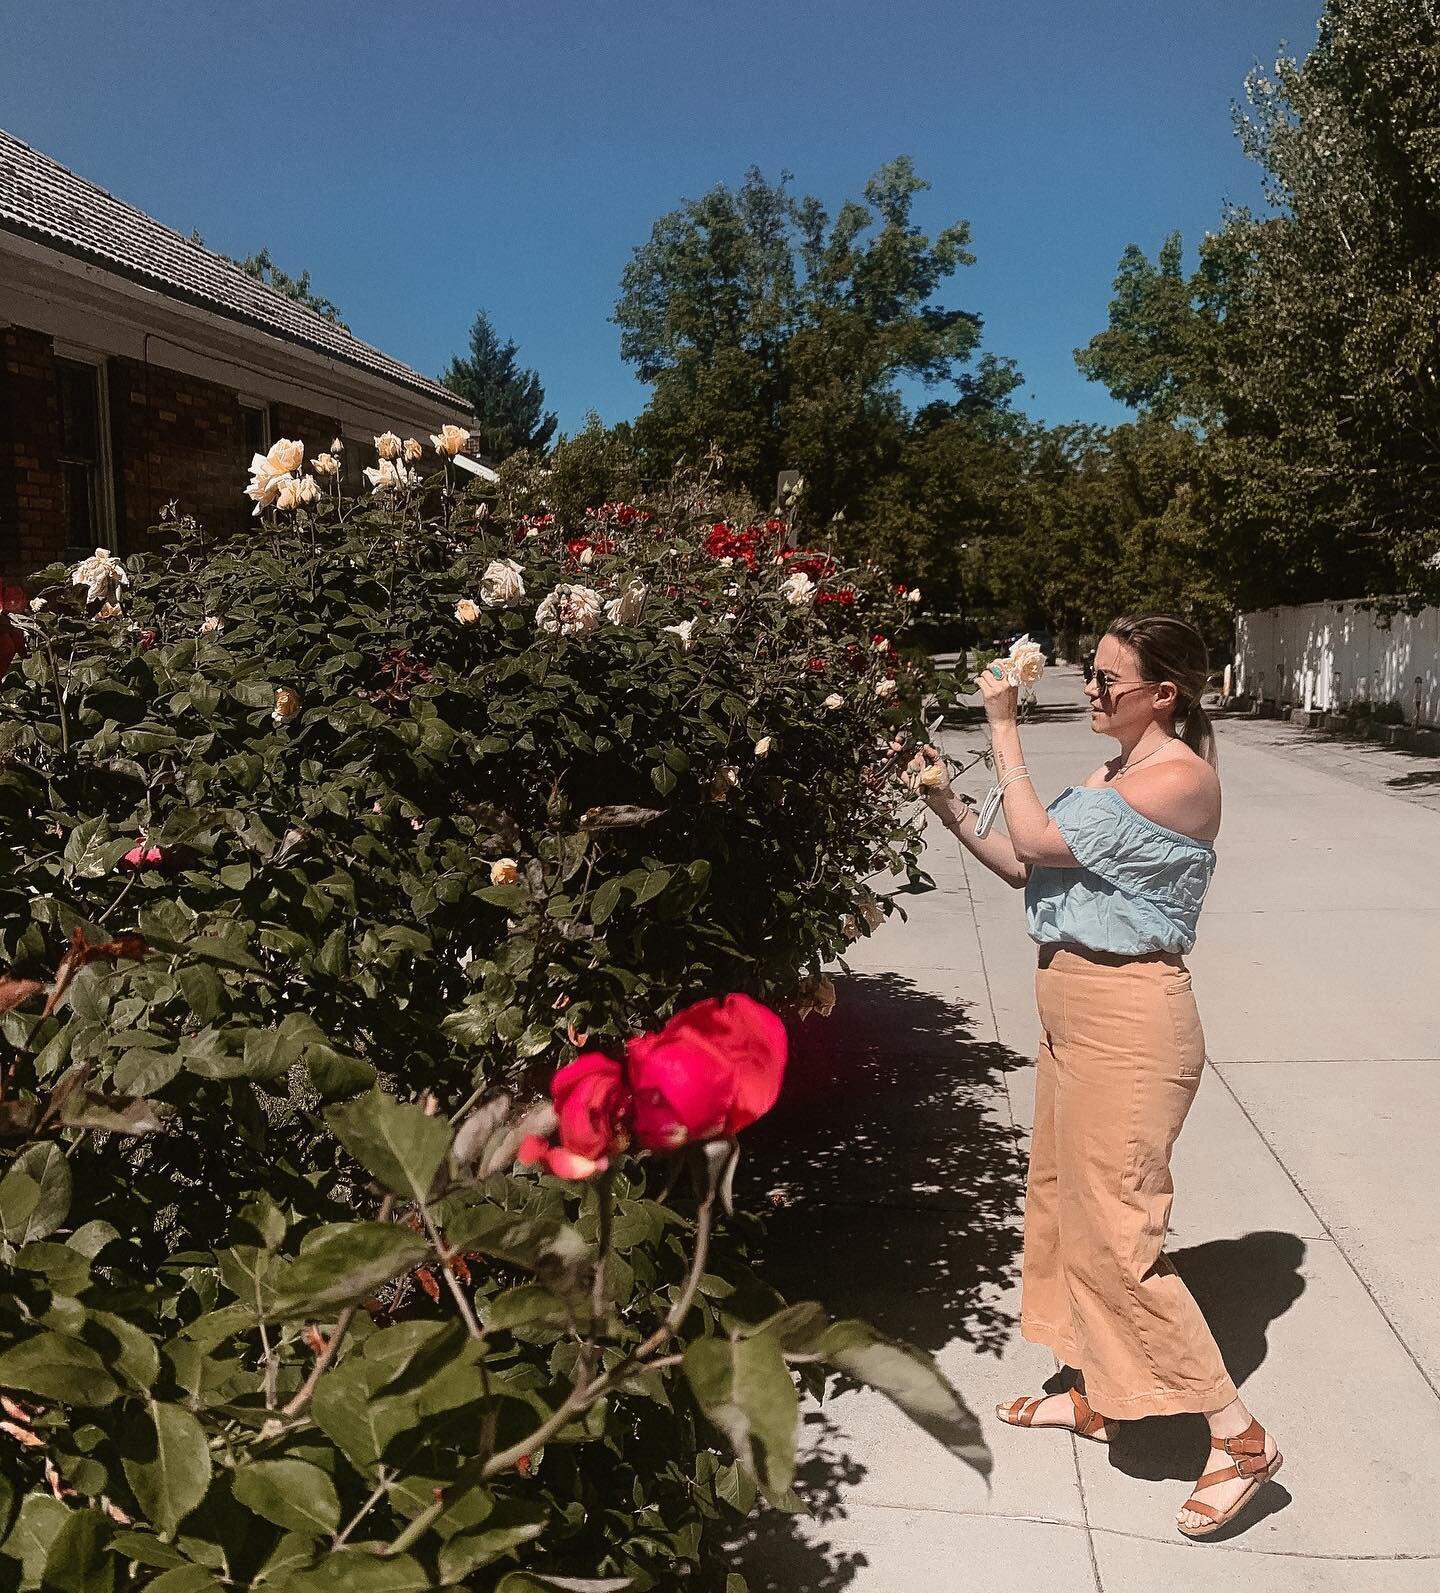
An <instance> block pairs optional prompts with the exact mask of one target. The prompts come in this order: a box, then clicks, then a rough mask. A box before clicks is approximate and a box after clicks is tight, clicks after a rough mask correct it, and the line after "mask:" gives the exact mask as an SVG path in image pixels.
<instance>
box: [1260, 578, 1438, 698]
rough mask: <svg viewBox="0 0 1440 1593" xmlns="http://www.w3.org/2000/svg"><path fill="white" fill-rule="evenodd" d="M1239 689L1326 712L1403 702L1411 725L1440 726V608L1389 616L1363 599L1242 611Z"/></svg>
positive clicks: (1262, 696)
mask: <svg viewBox="0 0 1440 1593" xmlns="http://www.w3.org/2000/svg"><path fill="white" fill-rule="evenodd" d="M1235 690H1236V692H1237V693H1241V694H1245V695H1248V696H1252V697H1258V698H1263V699H1264V700H1265V701H1266V702H1278V703H1287V704H1289V705H1290V706H1291V707H1296V708H1320V709H1324V710H1326V711H1327V712H1338V711H1339V710H1340V709H1342V708H1345V707H1347V706H1348V705H1349V704H1351V703H1353V702H1379V703H1388V702H1398V703H1399V704H1400V705H1401V706H1402V708H1403V709H1404V710H1405V718H1406V720H1407V722H1409V723H1410V724H1416V723H1419V724H1422V725H1434V724H1440V608H1427V609H1422V610H1421V611H1420V612H1419V613H1418V614H1396V615H1393V616H1392V617H1391V618H1390V619H1388V620H1387V619H1384V618H1382V617H1380V616H1379V615H1377V614H1376V613H1375V611H1374V610H1373V609H1367V608H1364V607H1362V606H1361V605H1360V604H1358V603H1305V604H1299V605H1296V606H1293V607H1290V608H1271V609H1256V610H1253V611H1252V612H1250V613H1248V614H1241V615H1239V616H1238V617H1237V619H1236V624H1235Z"/></svg>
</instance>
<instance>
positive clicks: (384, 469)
mask: <svg viewBox="0 0 1440 1593" xmlns="http://www.w3.org/2000/svg"><path fill="white" fill-rule="evenodd" d="M365 479H366V481H368V482H369V483H370V490H371V491H372V492H395V491H398V490H400V489H401V488H404V487H408V486H411V485H412V484H413V483H414V480H415V476H414V472H413V471H409V470H407V469H406V468H405V466H404V465H403V464H401V463H400V461H399V460H398V459H388V458H384V457H382V458H381V460H380V463H379V464H378V465H368V466H367V467H366V469H365Z"/></svg>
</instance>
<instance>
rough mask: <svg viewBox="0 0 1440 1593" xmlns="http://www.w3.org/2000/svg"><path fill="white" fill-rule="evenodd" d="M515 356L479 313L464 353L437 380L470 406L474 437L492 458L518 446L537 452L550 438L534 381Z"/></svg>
mask: <svg viewBox="0 0 1440 1593" xmlns="http://www.w3.org/2000/svg"><path fill="white" fill-rule="evenodd" d="M519 355H520V350H519V347H518V346H517V345H516V344H515V342H514V341H513V340H511V341H506V342H503V343H502V342H501V340H500V335H499V333H497V332H496V330H495V328H494V326H493V325H492V324H491V321H490V317H489V316H488V315H487V314H486V313H485V311H484V310H481V311H480V312H479V314H477V315H476V317H475V321H474V324H473V325H472V326H471V328H470V352H469V354H468V355H465V356H462V355H458V354H457V355H456V356H455V357H454V358H453V359H452V360H451V361H450V364H449V366H448V368H447V369H446V371H445V373H444V375H443V376H442V377H441V378H440V379H441V381H443V382H444V384H445V385H446V386H447V387H449V388H451V389H452V390H453V391H454V392H457V393H459V394H460V395H461V396H462V397H464V398H468V399H469V400H470V402H471V403H472V404H473V405H474V406H475V417H476V419H475V428H474V430H475V436H476V438H477V439H478V440H479V443H480V446H481V448H482V449H483V451H484V452H485V453H487V454H489V455H490V457H491V458H492V459H495V460H501V459H508V458H509V457H510V455H511V454H514V453H518V452H519V451H520V450H521V449H522V448H528V449H531V450H532V451H534V452H539V451H540V450H542V449H544V448H545V447H546V445H547V444H548V443H549V441H550V439H551V438H552V437H553V436H554V435H555V427H556V424H557V421H556V417H555V416H554V415H553V414H549V413H547V412H546V409H545V389H544V387H543V386H542V385H541V382H540V377H539V376H538V375H537V374H536V372H534V371H530V370H522V369H521V367H520V360H519Z"/></svg>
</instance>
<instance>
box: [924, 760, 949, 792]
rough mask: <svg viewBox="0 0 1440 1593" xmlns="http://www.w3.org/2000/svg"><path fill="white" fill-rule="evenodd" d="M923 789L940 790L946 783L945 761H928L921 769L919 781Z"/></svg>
mask: <svg viewBox="0 0 1440 1593" xmlns="http://www.w3.org/2000/svg"><path fill="white" fill-rule="evenodd" d="M917 783H918V784H919V786H920V787H921V789H922V790H925V791H938V790H939V789H940V787H941V786H943V785H944V784H945V765H944V764H943V763H927V764H926V765H925V767H924V768H923V769H922V770H921V771H920V779H919V781H918V782H917Z"/></svg>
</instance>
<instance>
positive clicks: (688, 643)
mask: <svg viewBox="0 0 1440 1593" xmlns="http://www.w3.org/2000/svg"><path fill="white" fill-rule="evenodd" d="M660 629H661V631H662V632H663V633H664V634H665V635H666V636H673V637H675V638H676V639H677V640H678V641H679V643H680V650H681V652H684V653H689V652H693V651H694V649H695V621H694V620H693V619H688V620H681V621H680V623H679V624H678V625H662V626H661V627H660Z"/></svg>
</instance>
